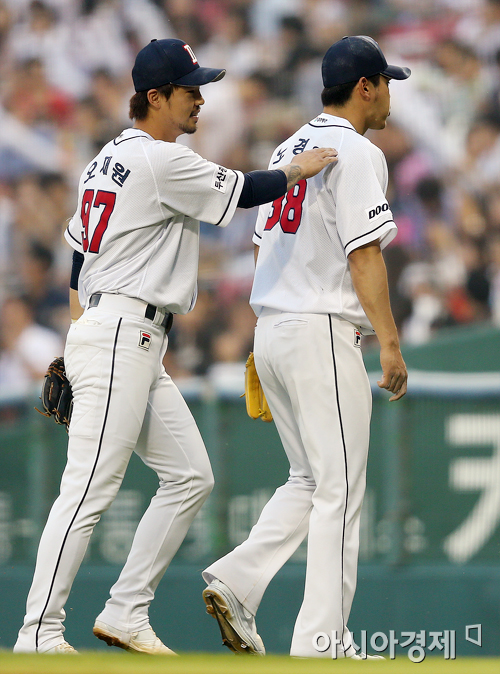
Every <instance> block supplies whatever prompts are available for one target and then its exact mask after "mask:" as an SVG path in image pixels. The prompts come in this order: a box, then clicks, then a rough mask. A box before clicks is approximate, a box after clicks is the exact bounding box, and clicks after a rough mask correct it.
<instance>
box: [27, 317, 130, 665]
mask: <svg viewBox="0 0 500 674" xmlns="http://www.w3.org/2000/svg"><path fill="white" fill-rule="evenodd" d="M121 323H122V319H121V318H120V320H119V321H118V326H117V328H116V333H115V341H114V344H113V356H112V359H111V375H110V378H109V387H108V400H107V402H106V411H105V413H104V420H103V422H102V428H101V435H100V437H99V445H98V447H97V455H96V458H95V461H94V465H93V467H92V471H91V473H90V477H89V480H88V482H87V486H86V488H85V491H84V493H83V496H82V499H81V501H80V503H79V504H78V506H77V508H76V511H75V514H74V515H73V517H72V519H71V522H70V523H69V526H68V528H67V530H66V533H65V535H64V538H63V542H62V544H61V549H60V551H59V556H58V558H57V562H56V567H55V569H54V574H53V576H52V582H51V584H50V588H49V594H48V596H47V601H46V602H45V606H44V607H43V610H42V612H41V614H40V618H39V620H38V627H37V630H36V636H35V648H36V650H37V652H38V635H39V632H40V628H41V626H42V622H43V617H44V615H45V611H46V610H47V606H48V605H49V601H50V597H51V595H52V590H53V589H54V584H55V581H56V576H57V571H58V569H59V564H60V563H61V558H62V554H63V551H64V546H65V545H66V541H67V539H68V536H69V533H70V531H71V527H72V526H73V523H74V521H75V519H76V518H77V516H78V513H79V512H80V509H81V507H82V505H83V503H84V501H85V498H86V496H87V494H88V491H89V489H90V485H91V482H92V479H93V477H94V475H95V471H96V468H97V462H98V461H99V456H100V454H101V447H102V441H103V438H104V431H105V428H106V422H107V420H108V412H109V404H110V401H111V389H112V386H113V376H114V372H115V356H116V344H117V342H118V334H119V332H120V326H121Z"/></svg>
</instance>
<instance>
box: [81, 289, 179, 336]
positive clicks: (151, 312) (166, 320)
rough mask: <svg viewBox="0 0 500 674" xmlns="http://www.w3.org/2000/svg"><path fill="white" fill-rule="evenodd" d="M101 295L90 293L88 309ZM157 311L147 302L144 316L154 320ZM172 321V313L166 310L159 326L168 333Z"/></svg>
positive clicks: (95, 303) (99, 299)
mask: <svg viewBox="0 0 500 674" xmlns="http://www.w3.org/2000/svg"><path fill="white" fill-rule="evenodd" d="M101 296H102V293H94V294H93V295H91V297H90V300H89V309H90V308H91V307H96V306H97V305H98V304H99V302H100V301H101ZM157 311H159V309H157V308H156V307H155V305H154V304H148V305H147V306H146V311H145V312H144V318H148V319H149V320H150V321H152V320H154V317H155V316H156V312H157ZM173 322H174V315H173V314H172V313H170V312H169V311H167V313H166V314H165V315H164V316H163V320H162V322H161V323H160V327H161V328H165V332H166V333H167V334H168V333H169V332H170V329H171V328H172V323H173Z"/></svg>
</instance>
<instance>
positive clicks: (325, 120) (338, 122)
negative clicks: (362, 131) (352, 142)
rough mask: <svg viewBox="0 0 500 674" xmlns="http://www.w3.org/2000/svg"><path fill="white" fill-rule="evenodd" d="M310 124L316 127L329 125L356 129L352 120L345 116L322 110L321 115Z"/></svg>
mask: <svg viewBox="0 0 500 674" xmlns="http://www.w3.org/2000/svg"><path fill="white" fill-rule="evenodd" d="M309 124H310V125H311V126H314V127H316V128H322V127H328V126H341V127H344V128H345V129H352V130H353V131H356V129H355V128H354V127H353V125H352V124H351V122H349V120H347V119H346V118H345V117H336V116H335V115H330V114H328V113H327V112H322V113H321V114H320V115H318V116H317V117H315V118H314V119H312V120H311V121H310V122H309Z"/></svg>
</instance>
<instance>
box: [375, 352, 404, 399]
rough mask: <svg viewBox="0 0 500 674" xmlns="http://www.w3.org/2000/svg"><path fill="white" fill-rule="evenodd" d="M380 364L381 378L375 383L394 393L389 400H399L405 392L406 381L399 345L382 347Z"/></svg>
mask: <svg viewBox="0 0 500 674" xmlns="http://www.w3.org/2000/svg"><path fill="white" fill-rule="evenodd" d="M380 364H381V365H382V379H381V380H380V381H378V382H377V384H378V385H379V387H380V388H384V389H386V390H387V391H390V392H391V393H393V394H394V395H392V396H391V397H390V398H389V401H390V402H393V401H395V400H399V399H400V398H402V397H403V396H404V395H405V393H406V388H407V381H408V371H407V369H406V365H405V362H404V360H403V356H402V355H401V351H400V349H399V347H385V348H384V347H382V348H381V349H380Z"/></svg>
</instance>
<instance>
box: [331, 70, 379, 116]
mask: <svg viewBox="0 0 500 674" xmlns="http://www.w3.org/2000/svg"><path fill="white" fill-rule="evenodd" d="M366 79H367V80H368V81H369V82H371V83H372V84H373V86H374V87H378V85H379V84H380V73H377V74H376V75H372V77H367V78H366ZM357 83H358V81H355V82H347V83H346V84H337V85H336V86H334V87H328V88H325V89H323V91H322V92H321V102H322V103H323V106H324V107H325V108H326V107H327V106H330V105H333V106H334V107H336V108H341V107H342V106H343V105H345V104H346V103H347V101H348V100H349V99H350V98H351V94H352V92H353V90H354V87H355V86H356V84H357Z"/></svg>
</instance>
